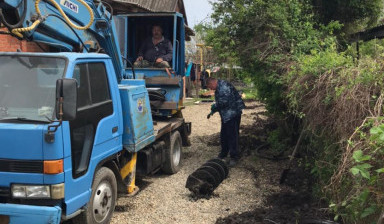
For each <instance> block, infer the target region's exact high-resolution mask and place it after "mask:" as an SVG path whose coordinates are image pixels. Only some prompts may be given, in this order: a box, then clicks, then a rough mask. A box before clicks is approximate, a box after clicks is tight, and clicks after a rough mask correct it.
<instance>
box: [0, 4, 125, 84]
mask: <svg viewBox="0 0 384 224" xmlns="http://www.w3.org/2000/svg"><path fill="white" fill-rule="evenodd" d="M107 6H108V4H107V3H102V2H101V1H100V2H98V3H94V1H93V0H32V1H31V0H0V22H1V23H2V24H4V25H5V26H6V27H7V29H8V30H9V34H10V35H13V36H15V37H17V38H19V39H23V40H27V41H34V42H38V43H43V44H45V45H48V46H49V48H50V51H57V52H91V51H92V52H103V53H106V54H108V55H109V56H110V57H111V58H112V61H113V65H114V68H115V71H116V77H117V79H118V81H119V82H120V80H121V79H122V78H123V77H125V70H124V67H123V62H122V57H121V53H120V50H119V49H120V48H119V46H118V43H119V42H118V41H117V40H116V37H117V35H116V30H115V25H114V22H113V17H112V14H111V13H112V12H110V11H112V8H110V11H108V10H107V8H108V7H107Z"/></svg>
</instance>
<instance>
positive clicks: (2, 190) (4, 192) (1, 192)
mask: <svg viewBox="0 0 384 224" xmlns="http://www.w3.org/2000/svg"><path fill="white" fill-rule="evenodd" d="M9 196H11V191H10V189H9V188H8V187H0V198H1V197H5V198H8V197H9Z"/></svg>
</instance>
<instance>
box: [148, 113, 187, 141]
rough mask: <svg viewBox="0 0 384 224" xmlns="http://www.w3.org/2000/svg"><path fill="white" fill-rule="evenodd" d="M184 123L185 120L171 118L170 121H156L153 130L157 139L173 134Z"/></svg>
mask: <svg viewBox="0 0 384 224" xmlns="http://www.w3.org/2000/svg"><path fill="white" fill-rule="evenodd" d="M183 123H184V118H171V119H169V120H154V121H153V128H154V131H155V136H156V139H159V138H161V137H162V136H164V135H165V134H168V133H171V132H172V131H173V130H176V129H177V128H179V127H180V126H181V125H183Z"/></svg>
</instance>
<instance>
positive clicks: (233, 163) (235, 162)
mask: <svg viewBox="0 0 384 224" xmlns="http://www.w3.org/2000/svg"><path fill="white" fill-rule="evenodd" d="M237 162H238V159H234V158H231V159H230V160H229V164H228V166H229V167H234V166H236V165H237Z"/></svg>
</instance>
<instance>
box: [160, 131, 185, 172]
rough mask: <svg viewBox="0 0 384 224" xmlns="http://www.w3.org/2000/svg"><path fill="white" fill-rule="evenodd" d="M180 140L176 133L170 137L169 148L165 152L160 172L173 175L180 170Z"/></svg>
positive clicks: (178, 134)
mask: <svg viewBox="0 0 384 224" xmlns="http://www.w3.org/2000/svg"><path fill="white" fill-rule="evenodd" d="M181 157H182V140H181V135H180V133H179V132H178V131H175V132H173V133H172V135H171V140H170V144H169V146H167V149H166V150H165V163H164V165H163V168H162V170H163V171H164V172H165V173H167V174H175V173H177V172H179V170H180V168H181Z"/></svg>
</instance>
